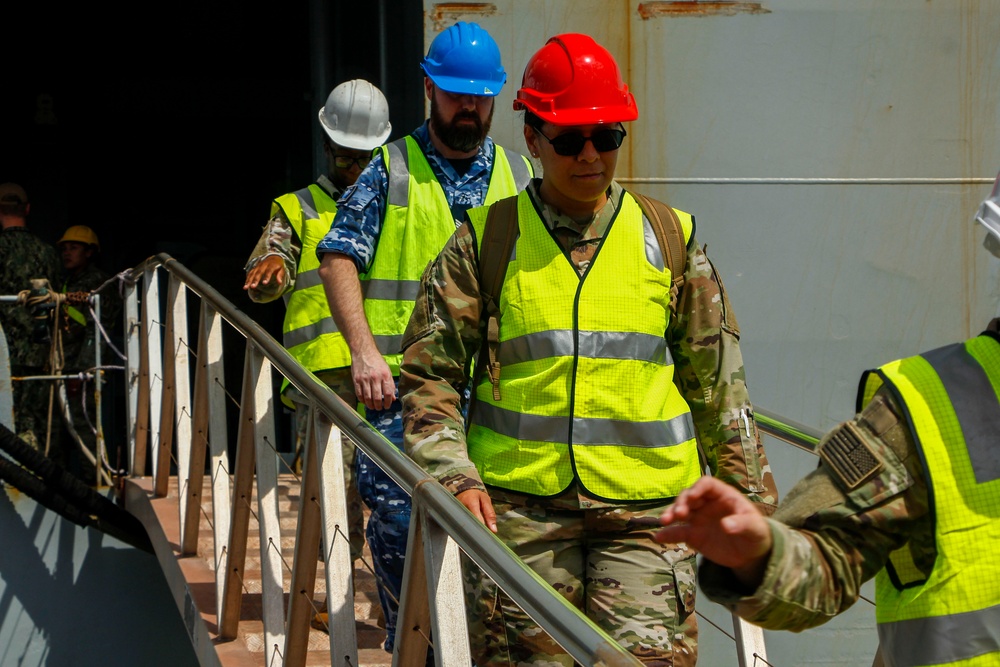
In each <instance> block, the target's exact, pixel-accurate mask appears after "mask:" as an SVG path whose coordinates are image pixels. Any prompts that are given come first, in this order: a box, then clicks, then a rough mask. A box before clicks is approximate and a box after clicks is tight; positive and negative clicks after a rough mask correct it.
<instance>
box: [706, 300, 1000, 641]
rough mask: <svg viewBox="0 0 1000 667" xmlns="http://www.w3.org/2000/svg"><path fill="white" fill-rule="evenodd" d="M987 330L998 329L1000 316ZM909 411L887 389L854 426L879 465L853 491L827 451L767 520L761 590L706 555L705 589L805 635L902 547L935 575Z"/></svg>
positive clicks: (753, 618)
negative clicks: (769, 544) (768, 545)
mask: <svg viewBox="0 0 1000 667" xmlns="http://www.w3.org/2000/svg"><path fill="white" fill-rule="evenodd" d="M987 330H988V331H991V332H994V333H1000V319H997V320H993V322H991V323H990V325H989V328H988V329H987ZM902 415H903V410H902V408H901V406H900V405H899V404H898V403H897V402H896V400H895V398H894V397H893V395H892V393H891V392H890V391H889V389H888V388H887V387H882V388H881V389H879V390H878V392H876V394H875V396H874V398H873V399H872V401H871V402H870V403H869V404H868V405H867V406H866V407H865V409H864V410H863V411H862V412H861V413H859V414H858V415H857V416H856V417H855V418H854V419H853V420H852V421H851V422H850V424H852V425H853V426H854V429H853V433H855V434H858V435H860V437H861V438H862V440H863V441H864V442H865V443H866V444H867V445H868V447H869V448H870V449H871V451H872V452H873V454H874V455H875V458H876V459H877V460H878V461H880V462H881V463H882V469H881V471H880V472H879V473H878V474H877V475H876V476H875V477H873V478H871V479H870V480H869V481H867V482H865V483H864V484H862V485H861V486H859V487H857V488H856V489H854V490H853V491H849V490H848V489H847V487H846V485H845V484H844V483H843V482H842V481H841V478H840V477H839V476H838V474H837V473H836V471H835V470H834V468H833V467H832V466H830V465H828V464H827V462H826V460H825V459H824V457H823V446H824V444H825V443H826V442H827V441H829V439H830V438H831V437H832V436H833V435H834V434H836V433H837V432H838V431H839V430H840V429H842V428H845V425H841V426H840V427H838V428H836V429H834V430H833V431H831V433H829V434H827V436H826V437H824V438H823V440H822V441H821V442H820V445H819V447H820V450H819V451H820V466H819V468H817V469H816V470H815V471H813V472H812V473H810V474H809V475H807V476H806V477H805V478H804V479H802V480H801V481H800V482H799V483H798V484H796V485H795V487H794V488H792V490H791V491H790V492H789V493H788V496H787V497H786V498H785V499H784V501H783V502H782V503H781V507H779V508H778V511H777V512H776V513H775V514H774V517H773V518H772V519H770V520H769V522H770V526H771V535H772V536H773V538H774V545H773V548H772V551H771V557H770V559H769V560H768V563H767V569H766V570H765V572H764V579H763V581H762V582H761V584H760V586H759V587H758V588H757V590H756V591H749V590H744V589H743V587H741V586H740V584H739V583H738V582H736V580H735V579H734V578H733V576H732V573H731V572H730V571H729V570H728V569H726V568H723V567H720V566H718V565H716V564H715V563H712V562H710V561H707V560H706V561H704V563H703V564H702V567H701V568H700V570H699V572H700V575H699V578H700V582H701V585H702V588H703V590H704V591H705V593H706V594H707V595H708V597H709V598H710V599H712V600H714V601H715V602H718V603H720V604H722V605H725V606H726V607H728V608H729V609H731V610H733V611H734V612H736V613H737V614H739V615H740V616H742V617H743V618H745V619H747V620H748V621H750V622H752V623H755V624H758V625H761V626H762V627H764V628H767V629H771V630H794V631H801V630H806V629H808V628H812V627H815V626H817V625H821V624H823V623H825V622H827V621H829V620H830V619H831V618H833V617H834V616H836V615H837V614H839V613H841V612H842V611H844V610H846V609H847V608H849V607H850V606H851V605H853V604H854V603H855V602H856V601H857V599H858V596H859V595H860V590H861V585H862V584H863V583H864V582H866V581H868V580H869V579H871V578H872V577H874V576H875V575H876V574H877V573H878V571H879V570H881V569H882V567H884V565H885V563H886V561H887V560H888V559H889V555H890V554H891V553H892V552H893V551H895V550H896V549H899V548H903V547H906V549H907V550H908V551H909V555H910V557H911V558H912V559H913V563H914V564H915V565H916V567H917V569H918V570H919V571H920V572H922V573H923V574H924V575H925V576H929V575H930V572H931V569H932V568H933V567H934V561H935V559H936V557H937V550H936V548H935V538H934V516H933V512H931V510H930V498H929V491H928V486H927V479H926V474H925V472H924V468H923V465H922V463H921V460H920V455H919V452H918V451H917V444H916V441H915V440H914V438H913V435H912V434H911V432H910V429H909V427H908V426H907V425H906V421H905V418H904V417H903V416H902Z"/></svg>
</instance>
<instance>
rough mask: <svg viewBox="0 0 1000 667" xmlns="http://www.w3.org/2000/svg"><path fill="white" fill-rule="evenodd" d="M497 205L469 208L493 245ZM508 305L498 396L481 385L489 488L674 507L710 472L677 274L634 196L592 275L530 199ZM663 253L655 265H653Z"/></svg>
mask: <svg viewBox="0 0 1000 667" xmlns="http://www.w3.org/2000/svg"><path fill="white" fill-rule="evenodd" d="M487 213H488V211H487V209H486V208H485V207H483V208H477V209H473V210H472V211H470V212H469V218H470V220H471V221H472V224H473V225H474V227H475V229H476V231H477V237H478V238H479V239H482V236H483V228H484V226H485V220H486V216H487ZM518 227H519V236H518V239H517V241H516V245H515V251H514V256H513V257H512V258H511V260H510V263H509V264H508V266H507V273H506V276H505V278H504V283H503V288H502V290H501V292H500V297H499V308H500V317H499V339H500V344H499V348H498V355H499V361H500V366H501V368H502V370H501V372H500V379H499V383H498V387H499V395H500V399H499V400H497V399H496V398H495V396H494V392H493V385H492V384H491V383H490V380H489V378H488V377H487V376H486V374H483V378H482V380H481V381H480V383H479V384H478V386H477V387H476V403H475V407H474V408H473V414H472V415H471V416H470V427H469V434H468V437H467V442H468V450H469V456H470V458H471V460H472V461H473V462H474V463H475V464H476V468H477V469H478V470H479V472H480V474H481V475H482V478H483V481H484V482H485V483H486V484H489V485H491V486H496V487H500V488H504V489H509V490H512V491H516V492H521V493H530V494H534V495H538V496H553V495H556V494H559V493H561V492H562V491H564V490H565V489H566V488H567V487H568V486H569V485H570V484H571V483H572V482H573V480H574V479H576V480H579V482H580V484H581V485H582V486H583V487H584V488H585V489H587V491H588V492H590V493H592V494H594V495H595V496H598V497H601V498H605V499H608V500H622V501H636V500H656V499H665V498H672V497H674V496H676V495H677V494H679V493H680V492H681V491H682V490H683V489H685V488H686V487H688V486H690V485H691V484H692V483H694V481H695V480H696V479H697V478H698V476H699V475H700V470H699V463H698V452H697V445H696V441H695V430H694V422H693V420H692V418H691V412H690V409H689V407H688V405H687V403H686V402H685V400H684V398H683V397H682V396H681V395H680V392H679V391H678V390H677V387H676V386H675V385H674V382H673V371H674V367H673V359H672V358H671V356H670V350H669V348H668V347H667V343H666V339H665V337H664V332H665V331H666V329H667V324H668V322H669V318H670V310H669V301H670V279H671V276H670V271H669V269H668V268H666V267H664V263H663V260H662V256H661V255H660V253H659V250H660V249H659V245H658V243H657V241H656V237H655V235H654V233H653V231H652V228H651V227H650V226H649V225H648V223H646V221H645V220H644V218H643V215H642V211H641V209H640V208H639V206H638V204H637V203H636V202H635V200H634V199H633V198H632V197H631V196H630V195H628V194H627V193H626V194H625V195H624V196H623V199H622V204H621V208H620V210H619V211H618V213H617V216H616V218H615V220H614V221H613V222H612V224H611V226H610V227H609V229H608V232H607V234H606V235H605V238H604V240H603V241H602V242H601V246H600V248H599V249H598V251H597V254H596V255H595V257H594V260H593V262H591V264H590V267H589V268H588V269H587V272H586V273H585V274H584V276H582V277H581V276H580V274H579V273H578V272H577V270H576V267H575V266H573V264H572V263H571V262H570V261H569V259H568V257H567V256H566V254H565V253H564V252H563V251H562V249H561V248H560V247H559V246H558V244H557V243H556V242H555V240H554V239H553V238H552V235H551V234H550V233H549V230H548V229H547V228H546V226H545V223H544V222H543V221H542V219H541V218H540V217H539V215H538V213H537V211H536V210H535V207H534V204H533V203H532V201H531V198H530V197H529V196H528V194H527V193H521V194H520V195H519V198H518ZM650 253H653V256H651V255H650Z"/></svg>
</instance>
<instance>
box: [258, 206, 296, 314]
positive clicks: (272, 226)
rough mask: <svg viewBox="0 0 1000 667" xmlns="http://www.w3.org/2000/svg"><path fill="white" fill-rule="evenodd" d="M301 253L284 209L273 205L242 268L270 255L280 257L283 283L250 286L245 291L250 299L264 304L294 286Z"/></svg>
mask: <svg viewBox="0 0 1000 667" xmlns="http://www.w3.org/2000/svg"><path fill="white" fill-rule="evenodd" d="M301 253H302V243H301V241H299V237H298V234H296V233H295V229H294V228H293V227H292V225H291V223H289V222H288V218H286V217H285V214H284V212H283V211H282V210H281V207H279V206H278V205H277V204H275V205H273V206H272V207H271V219H270V220H268V221H267V224H266V225H264V231H263V232H262V233H261V235H260V238H259V239H258V240H257V245H256V246H254V249H253V252H252V253H251V254H250V259H248V260H247V263H246V266H245V267H244V270H245V271H247V272H249V271H250V270H251V269H253V267H255V266H257V264H258V263H260V261H261V260H263V259H264V258H265V257H270V256H271V255H277V256H278V257H280V258H281V261H282V264H283V265H284V268H285V276H286V279H285V281H284V283H283V284H278V283H273V282H272V283H270V284H268V285H263V284H261V285H259V286H258V287H256V288H254V289H250V290H247V293H248V294H249V296H250V299H251V300H253V301H255V302H257V303H267V302H269V301H274V300H275V299H277V298H278V297H280V296H281V295H282V294H284V293H285V292H288V291H290V290H292V289H294V288H295V278H296V277H297V274H298V266H299V256H300V255H301Z"/></svg>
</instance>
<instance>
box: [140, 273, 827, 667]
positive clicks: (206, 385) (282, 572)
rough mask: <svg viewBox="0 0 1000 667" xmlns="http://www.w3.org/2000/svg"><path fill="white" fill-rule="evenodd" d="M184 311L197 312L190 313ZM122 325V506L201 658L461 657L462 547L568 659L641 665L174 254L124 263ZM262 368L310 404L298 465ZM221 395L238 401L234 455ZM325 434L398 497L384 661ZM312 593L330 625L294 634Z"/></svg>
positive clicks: (747, 644)
mask: <svg viewBox="0 0 1000 667" xmlns="http://www.w3.org/2000/svg"><path fill="white" fill-rule="evenodd" d="M161 283H165V284H166V299H165V301H164V300H161ZM192 296H193V297H197V298H196V299H195V298H189V297H192ZM195 301H196V302H197V303H198V305H197V306H196V307H191V306H190V304H189V302H195ZM195 308H196V310H197V313H198V315H197V322H195V321H194V318H189V309H195ZM125 319H126V347H127V355H126V356H127V362H126V386H127V402H128V417H129V471H128V475H127V477H126V479H125V480H124V499H125V507H126V509H128V510H129V511H130V512H131V513H133V514H134V515H135V516H137V517H138V518H139V519H140V520H141V521H142V522H143V523H144V525H145V526H146V528H147V531H148V532H149V534H150V539H151V541H152V543H153V545H154V549H155V551H156V555H157V558H158V559H159V561H160V563H161V565H162V567H163V570H164V573H165V574H166V577H167V580H168V583H169V584H170V586H171V589H172V590H173V592H174V598H175V601H176V602H177V605H178V609H179V610H180V612H181V614H182V616H183V618H184V623H185V626H186V628H187V629H188V632H189V635H190V637H191V640H192V643H193V645H194V647H195V652H196V654H197V656H198V659H199V662H200V664H202V665H224V666H229V665H239V666H242V665H267V666H268V667H272V666H273V667H278V666H282V665H287V666H296V667H298V666H302V665H327V664H329V665H335V666H338V667H339V666H341V665H388V664H394V665H419V666H423V665H424V664H425V660H426V655H427V648H428V646H429V645H430V641H431V639H430V638H431V637H433V646H434V658H435V661H436V663H437V664H438V665H446V666H451V665H463V666H464V665H469V664H471V658H470V653H469V639H468V628H467V619H466V614H465V604H464V597H463V595H464V594H463V583H462V576H461V568H462V567H463V563H462V560H463V558H464V559H465V566H473V565H474V566H478V567H479V568H481V569H482V570H483V571H484V572H485V573H486V574H487V575H489V576H490V577H491V578H492V579H493V580H494V581H495V582H496V583H497V584H498V585H499V586H500V587H501V588H502V589H503V590H505V591H506V592H507V593H508V594H509V595H510V596H511V597H512V598H513V599H514V600H515V601H516V602H517V603H518V604H519V605H521V607H522V608H523V609H524V610H525V611H526V612H527V613H528V614H530V615H531V616H532V617H533V618H534V619H535V620H536V621H537V622H538V623H539V625H540V626H542V627H543V628H544V629H545V630H546V631H547V632H548V633H549V634H550V635H551V636H552V638H553V639H554V640H555V641H557V642H558V643H559V644H560V645H561V646H563V648H565V649H566V650H567V652H568V653H570V654H571V655H572V656H573V657H574V659H575V660H576V661H577V662H578V663H579V664H582V665H638V664H640V663H639V662H638V661H637V660H636V659H635V658H634V657H633V656H631V655H630V654H628V653H627V652H626V651H624V650H623V649H622V648H621V647H620V646H618V644H617V643H615V642H614V641H613V640H611V639H610V638H609V637H608V636H607V635H606V634H604V633H603V632H602V631H601V630H600V629H598V628H597V627H596V626H595V625H593V624H592V623H591V622H590V621H589V620H587V619H586V618H585V617H584V616H583V615H581V614H580V613H579V612H578V611H577V610H576V609H575V608H573V607H572V606H570V605H569V604H568V603H567V602H566V601H565V600H564V599H563V598H562V597H560V596H559V595H558V594H556V593H555V591H554V590H553V589H552V588H551V587H549V586H548V585H547V584H545V583H544V582H543V581H542V580H541V579H540V578H539V577H538V576H537V575H536V574H535V573H534V572H533V571H531V570H530V569H529V568H527V567H526V566H525V565H523V564H522V563H521V561H520V560H519V559H517V558H516V557H514V556H513V554H512V553H511V552H510V551H509V550H508V549H507V548H506V547H505V546H504V545H503V544H502V543H501V542H500V541H499V540H498V539H497V538H496V537H495V536H494V535H493V534H492V533H490V532H489V530H488V529H486V528H485V527H484V526H483V525H482V524H480V523H479V522H478V521H477V520H476V519H475V518H474V517H473V516H472V515H471V514H470V513H469V512H468V511H467V510H466V509H465V508H464V507H463V506H462V505H461V503H459V502H458V501H457V500H456V499H455V498H454V497H453V496H452V495H451V494H449V493H448V492H447V491H446V490H445V489H444V487H442V486H441V485H440V484H438V483H437V482H436V481H435V480H433V479H432V478H430V477H429V476H428V475H427V474H426V473H425V472H424V471H423V470H421V469H420V468H419V467H418V466H416V465H415V464H414V463H413V462H412V461H411V460H409V459H408V458H407V457H406V456H404V455H403V454H401V453H400V452H398V451H397V450H396V449H395V447H393V446H392V445H391V444H390V443H388V442H387V441H386V440H385V439H384V438H383V437H382V436H381V435H380V434H379V433H378V432H376V431H375V430H374V429H373V428H372V427H371V426H370V425H369V424H368V423H367V422H365V421H364V420H363V419H361V418H360V417H359V416H358V415H357V414H356V413H355V412H354V411H353V410H352V409H351V408H350V407H349V406H347V405H346V404H345V403H344V402H343V401H341V400H340V399H339V398H338V397H337V396H336V395H335V394H333V392H332V391H330V390H329V389H328V388H327V387H326V386H325V385H323V384H322V383H320V382H319V381H318V380H317V379H316V378H315V376H313V375H312V374H311V373H309V372H308V371H306V370H305V369H303V368H302V367H301V366H300V365H299V364H298V363H297V362H296V361H295V360H294V359H293V358H292V357H291V356H290V355H289V354H288V352H287V351H286V350H285V349H284V348H283V347H282V346H281V345H279V344H278V343H277V342H276V341H274V339H273V338H271V336H270V335H269V334H267V333H266V332H265V331H264V330H263V329H261V327H260V326H259V325H257V324H256V323H255V322H254V321H253V320H252V319H251V318H249V317H248V316H247V315H246V314H244V313H243V312H241V311H240V310H239V309H238V308H236V307H235V306H234V305H233V304H232V303H230V302H229V301H227V300H226V299H225V298H223V297H222V296H221V295H219V293H218V292H216V290H215V289H214V288H212V287H211V285H208V284H207V283H205V282H204V281H203V280H201V279H200V278H199V277H198V276H196V275H195V274H193V273H192V272H191V271H190V270H189V269H187V268H186V267H184V266H183V265H182V264H181V263H179V262H177V261H176V260H174V259H173V258H171V257H170V256H169V255H166V254H160V255H157V256H154V257H151V258H149V259H148V260H146V261H145V262H144V263H142V264H141V265H140V266H138V267H136V269H134V270H133V271H132V273H131V277H130V278H129V280H127V287H126V294H125ZM226 326H228V327H231V328H232V329H233V330H235V331H236V332H238V333H239V334H240V335H241V336H242V339H243V340H245V345H246V352H245V356H244V368H243V376H242V385H241V386H240V387H239V388H227V387H226V386H225V379H224V378H225V375H224V368H223V353H222V352H223V351H222V345H223V335H222V334H223V328H224V327H226ZM189 332H190V334H189ZM192 366H193V368H192ZM273 373H277V374H279V375H280V376H282V377H284V378H287V379H288V381H289V382H290V383H291V384H293V385H294V386H295V387H296V388H297V389H299V390H300V391H301V392H302V393H303V394H304V395H305V396H306V397H307V399H308V401H309V406H310V407H309V410H310V412H311V416H312V419H311V431H310V434H309V436H308V444H307V446H306V447H305V452H304V455H303V457H302V458H303V460H302V469H301V475H299V474H296V473H294V472H293V471H292V470H291V469H290V467H289V466H287V465H285V464H284V459H283V458H282V456H281V455H279V454H278V452H277V451H276V450H275V446H274V443H275V435H274V428H275V410H276V406H277V405H278V403H277V400H276V396H275V391H274V387H275V385H276V383H275V382H274V377H272V374H273ZM227 401H228V402H232V403H236V404H237V405H238V406H239V419H238V424H237V434H236V438H235V441H236V449H235V455H233V456H231V455H230V452H229V451H228V443H229V437H228V436H229V430H230V425H229V424H227V423H226V403H227ZM758 413H759V415H760V416H761V417H762V418H761V420H760V421H761V426H762V428H764V429H765V430H767V431H768V432H770V433H772V434H775V435H778V436H779V437H781V438H782V439H784V440H786V441H788V442H792V443H793V444H797V445H799V446H801V447H803V448H806V449H809V448H811V447H813V446H814V445H815V442H816V434H815V432H811V431H810V430H809V429H807V428H806V427H801V426H799V425H795V426H794V427H787V426H785V425H784V424H783V423H782V421H781V419H780V418H778V417H775V416H770V415H766V414H762V413H761V412H760V411H758ZM341 437H347V438H348V439H349V440H350V441H351V442H352V443H353V444H354V445H355V446H357V447H359V448H361V449H363V450H364V451H365V452H366V453H367V454H368V455H369V456H370V457H371V458H372V460H373V461H374V462H375V463H376V464H377V465H379V466H380V467H382V469H383V470H385V471H386V472H388V473H389V474H390V475H391V476H392V477H393V479H394V480H396V482H397V483H399V484H400V486H401V487H403V488H404V489H405V490H407V491H408V492H409V493H410V495H411V497H412V499H413V520H412V524H411V534H410V541H409V551H408V553H407V559H406V572H405V574H404V584H403V589H404V590H403V593H402V599H401V600H400V605H401V606H400V617H399V621H398V630H397V639H396V651H395V654H394V655H393V656H389V654H387V653H385V652H384V651H382V650H381V649H380V648H378V647H379V644H380V642H381V639H382V637H383V635H382V634H381V630H380V629H379V628H378V626H377V625H376V623H375V621H374V616H375V612H374V609H375V607H377V595H376V594H375V588H374V586H375V581H374V577H373V576H372V574H371V571H370V568H369V567H367V563H370V561H366V560H365V559H361V560H360V561H359V563H360V565H359V566H358V569H355V568H354V567H353V565H352V562H351V558H350V551H349V546H348V540H347V538H346V530H345V529H344V528H343V527H345V526H346V525H347V512H346V500H345V488H344V478H343V460H342V456H341V444H340V443H341ZM321 544H322V545H325V546H324V547H323V556H324V557H323V558H322V559H320V558H319V553H320V548H321V547H320V545H321ZM324 598H326V599H327V601H328V606H329V628H330V633H329V634H326V633H324V632H320V631H318V630H316V629H313V628H311V620H312V618H313V614H314V613H315V611H316V607H317V606H318V605H319V604H320V603H321V602H322V601H323V600H324ZM726 634H727V635H728V632H727V633H726ZM729 636H730V638H732V639H734V640H735V643H736V646H735V652H736V656H737V662H738V664H739V665H740V667H749V666H754V665H767V664H769V663H767V658H766V649H765V646H764V641H763V633H762V631H761V630H760V629H759V628H756V627H754V626H751V625H749V624H746V623H745V622H743V621H742V620H740V619H738V618H736V617H733V633H732V635H729Z"/></svg>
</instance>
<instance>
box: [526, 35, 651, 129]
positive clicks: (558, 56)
mask: <svg viewBox="0 0 1000 667" xmlns="http://www.w3.org/2000/svg"><path fill="white" fill-rule="evenodd" d="M514 109H515V110H521V109H527V110H528V111H530V112H531V113H533V114H535V115H536V116H538V117H539V118H541V119H542V120H544V121H546V122H548V123H552V124H553V125H590V124H593V123H622V122H626V121H630V120H635V119H636V118H638V117H639V109H638V108H636V106H635V98H634V97H633V96H632V93H630V92H628V86H627V85H625V82H624V81H622V75H621V72H620V71H619V69H618V63H616V62H615V59H614V58H613V57H611V54H610V53H608V50H607V49H605V48H604V47H603V46H601V45H600V44H598V43H597V42H595V41H594V39H593V38H592V37H590V36H588V35H580V34H577V33H567V34H565V35H556V36H555V37H552V38H551V39H549V41H548V42H546V43H545V46H543V47H542V48H541V49H539V50H538V52H537V53H535V55H533V56H532V57H531V60H529V61H528V65H527V66H526V67H525V68H524V77H523V79H522V80H521V87H520V88H519V89H518V91H517V99H515V100H514Z"/></svg>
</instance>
